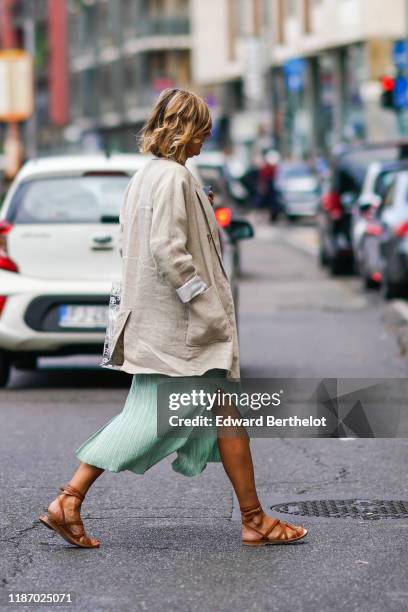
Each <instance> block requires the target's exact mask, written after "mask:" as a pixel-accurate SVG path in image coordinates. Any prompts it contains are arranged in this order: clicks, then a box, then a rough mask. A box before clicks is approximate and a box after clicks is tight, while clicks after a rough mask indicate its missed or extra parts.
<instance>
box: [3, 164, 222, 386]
mask: <svg viewBox="0 0 408 612" xmlns="http://www.w3.org/2000/svg"><path fill="white" fill-rule="evenodd" d="M148 159H149V158H148V157H147V156H142V155H137V154H115V155H112V156H110V157H107V156H105V155H103V154H97V155H82V156H81V155H78V156H60V157H48V158H39V159H37V160H32V161H28V162H27V163H26V164H25V165H24V166H23V168H22V169H21V170H20V172H19V173H18V175H17V177H16V179H15V180H14V182H13V183H12V185H11V187H10V189H9V191H8V193H7V196H6V199H5V201H4V203H3V206H2V208H1V211H0V387H1V386H6V385H7V382H8V378H9V374H10V367H11V365H15V366H16V367H22V368H35V366H36V362H37V357H39V356H57V355H79V354H98V353H99V354H100V355H101V359H102V353H103V343H104V339H105V331H106V326H107V314H108V312H107V311H108V303H109V295H110V290H111V286H112V281H114V280H115V279H119V278H120V274H121V258H120V252H119V244H118V241H119V229H120V226H119V223H118V221H119V210H120V206H121V203H122V200H123V195H124V192H125V189H126V186H127V184H128V182H129V180H130V178H131V177H132V176H133V174H134V173H135V172H137V171H138V169H140V168H141V167H142V166H143V165H144V164H145V163H146V162H147V161H148ZM188 166H189V168H190V170H191V171H192V172H193V174H195V176H196V177H197V178H199V174H198V172H197V169H196V167H195V165H194V162H192V160H189V162H188ZM224 239H225V237H224ZM228 256H229V250H228V248H226V249H225V253H224V257H226V258H227V259H228ZM230 259H231V260H232V256H230ZM226 265H227V269H228V267H231V266H230V265H229V263H228V262H226Z"/></svg>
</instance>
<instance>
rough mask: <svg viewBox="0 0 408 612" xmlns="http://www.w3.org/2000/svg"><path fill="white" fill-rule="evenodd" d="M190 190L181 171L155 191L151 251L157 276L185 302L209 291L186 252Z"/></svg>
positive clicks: (172, 175)
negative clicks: (169, 285) (187, 209)
mask: <svg viewBox="0 0 408 612" xmlns="http://www.w3.org/2000/svg"><path fill="white" fill-rule="evenodd" d="M188 193H189V187H188V182H187V178H186V177H183V175H182V174H181V172H180V169H178V168H177V169H174V170H173V171H172V174H171V175H170V176H166V177H165V180H164V177H163V178H162V180H161V182H160V184H159V185H158V186H157V189H156V190H155V192H154V201H153V213H152V225H151V231H150V250H151V253H152V257H153V260H154V262H155V266H156V269H157V271H158V273H159V274H160V275H161V276H162V277H163V278H164V279H165V280H167V281H168V282H169V283H170V284H171V285H172V286H173V287H174V289H175V291H176V293H177V295H178V297H179V298H180V300H181V301H182V302H184V303H186V302H190V300H192V299H193V298H194V297H195V296H197V295H199V294H200V293H203V291H205V290H206V289H208V286H207V284H206V283H205V282H204V281H203V280H202V279H201V278H200V276H199V275H198V273H197V270H196V268H195V266H194V263H193V258H192V255H191V253H189V251H188V250H187V247H186V244H187V235H188V221H187V211H186V206H187V201H188Z"/></svg>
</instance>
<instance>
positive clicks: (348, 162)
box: [317, 140, 408, 274]
mask: <svg viewBox="0 0 408 612" xmlns="http://www.w3.org/2000/svg"><path fill="white" fill-rule="evenodd" d="M406 158H408V140H397V141H390V142H382V143H381V142H380V143H363V144H359V145H352V146H348V147H344V146H343V147H339V148H337V149H336V150H334V152H333V154H332V156H331V159H330V173H329V178H328V179H327V181H326V186H325V189H324V190H323V195H322V197H321V200H320V203H319V208H318V213H317V223H318V233H319V258H320V262H321V264H322V265H327V266H328V267H329V270H330V272H331V274H341V273H343V272H351V271H353V270H354V255H353V245H352V235H351V228H352V209H353V206H354V205H355V203H356V201H357V198H358V197H359V196H360V193H361V191H362V188H363V183H364V178H365V175H366V172H367V168H368V167H369V165H370V164H372V163H373V162H376V161H378V162H381V161H384V162H386V161H390V162H391V161H395V160H400V159H406Z"/></svg>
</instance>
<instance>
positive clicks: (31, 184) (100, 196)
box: [7, 175, 129, 223]
mask: <svg viewBox="0 0 408 612" xmlns="http://www.w3.org/2000/svg"><path fill="white" fill-rule="evenodd" d="M128 182H129V177H128V176H127V175H111V176H104V175H99V176H98V175H93V176H80V177H59V178H49V179H35V180H31V181H26V182H24V183H22V184H21V185H20V187H19V188H18V189H17V191H16V193H15V195H14V197H13V200H12V202H11V205H10V210H9V214H8V215H7V216H8V218H9V220H10V221H11V222H12V223H100V222H101V221H103V218H104V217H107V218H109V217H114V218H115V219H116V218H117V217H118V216H119V211H120V206H121V203H122V198H123V195H124V192H125V190H126V186H127V184H128Z"/></svg>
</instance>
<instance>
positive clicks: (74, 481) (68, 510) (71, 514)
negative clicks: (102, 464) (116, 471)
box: [48, 463, 104, 544]
mask: <svg viewBox="0 0 408 612" xmlns="http://www.w3.org/2000/svg"><path fill="white" fill-rule="evenodd" d="M103 472H104V470H102V469H101V468H98V467H95V466H94V465H89V464H88V463H81V464H80V465H79V467H78V469H77V470H76V472H75V474H74V475H73V477H72V478H71V480H70V481H69V483H68V484H70V485H71V486H72V487H74V488H75V489H78V491H80V492H81V493H82V494H83V495H86V493H87V492H88V490H89V488H90V487H91V485H92V484H93V483H94V482H95V480H96V479H97V478H98V477H99V476H100V475H101V474H102V473H103ZM58 498H59V499H60V500H61V503H62V506H63V509H64V514H65V519H66V520H67V521H78V520H80V519H81V505H82V501H81V500H80V499H78V498H77V497H73V496H71V495H65V494H64V493H61V494H60V495H58V496H57V497H56V498H55V499H54V501H52V502H51V504H50V505H49V506H48V510H49V511H51V512H52V513H54V514H56V515H57V516H58V517H60V520H61V521H62V519H63V517H62V514H61V508H60V504H59V501H58ZM69 529H70V531H72V533H73V534H78V533H79V532H80V531H81V526H80V525H70V526H69ZM88 537H89V536H88ZM90 540H91V542H92V543H93V544H96V543H98V542H99V540H97V539H95V538H90Z"/></svg>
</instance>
